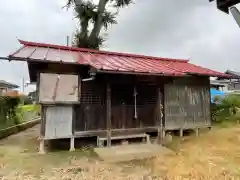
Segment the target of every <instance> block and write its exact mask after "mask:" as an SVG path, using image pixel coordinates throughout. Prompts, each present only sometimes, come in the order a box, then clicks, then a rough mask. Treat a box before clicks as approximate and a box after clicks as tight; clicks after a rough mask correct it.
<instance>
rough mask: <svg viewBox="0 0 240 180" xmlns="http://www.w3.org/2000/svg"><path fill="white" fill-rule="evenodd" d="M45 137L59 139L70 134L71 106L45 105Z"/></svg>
mask: <svg viewBox="0 0 240 180" xmlns="http://www.w3.org/2000/svg"><path fill="white" fill-rule="evenodd" d="M44 117H45V138H46V139H60V138H67V137H71V136H72V119H73V109H72V106H45V116H44Z"/></svg>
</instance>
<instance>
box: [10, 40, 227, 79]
mask: <svg viewBox="0 0 240 180" xmlns="http://www.w3.org/2000/svg"><path fill="white" fill-rule="evenodd" d="M20 43H22V44H23V45H24V47H23V48H21V49H19V50H18V51H16V53H14V54H12V55H10V57H16V58H23V59H24V60H25V58H30V59H31V60H43V61H44V60H48V61H56V62H61V61H62V62H66V63H76V64H83V65H89V66H92V67H94V68H96V69H98V70H105V71H120V72H121V71H122V72H125V73H127V72H135V73H150V74H165V75H171V76H181V75H185V74H186V73H193V74H199V75H207V76H218V77H221V76H222V77H227V76H228V75H226V74H224V73H220V72H216V71H213V70H210V69H207V68H203V67H200V66H196V65H193V64H190V63H188V60H177V59H168V58H159V57H150V56H141V55H133V54H124V53H115V52H106V51H96V50H91V49H80V48H73V47H67V46H58V45H52V44H42V43H34V42H26V41H20Z"/></svg>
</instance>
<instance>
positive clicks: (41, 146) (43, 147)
mask: <svg viewBox="0 0 240 180" xmlns="http://www.w3.org/2000/svg"><path fill="white" fill-rule="evenodd" d="M39 154H45V145H44V139H41V140H40V147H39Z"/></svg>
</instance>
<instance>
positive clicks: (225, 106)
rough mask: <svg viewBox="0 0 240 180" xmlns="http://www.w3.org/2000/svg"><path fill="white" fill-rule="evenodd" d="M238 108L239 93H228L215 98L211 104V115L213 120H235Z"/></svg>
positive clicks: (239, 103)
mask: <svg viewBox="0 0 240 180" xmlns="http://www.w3.org/2000/svg"><path fill="white" fill-rule="evenodd" d="M239 108H240V95H228V96H225V97H224V98H223V99H220V98H215V99H214V102H213V103H212V104H211V115H212V121H213V122H223V121H232V120H237V116H239V115H238V114H237V113H238V109H239Z"/></svg>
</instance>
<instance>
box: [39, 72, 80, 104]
mask: <svg viewBox="0 0 240 180" xmlns="http://www.w3.org/2000/svg"><path fill="white" fill-rule="evenodd" d="M78 86H79V82H78V75H70V74H50V73H40V85H39V101H40V102H41V103H55V102H62V103H67V102H78V101H79V97H78V94H79V93H78V89H79V87H78Z"/></svg>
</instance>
